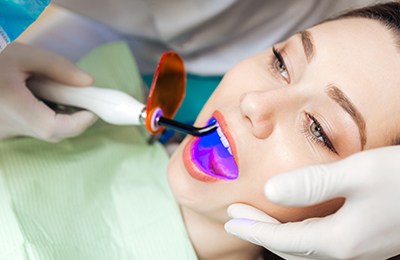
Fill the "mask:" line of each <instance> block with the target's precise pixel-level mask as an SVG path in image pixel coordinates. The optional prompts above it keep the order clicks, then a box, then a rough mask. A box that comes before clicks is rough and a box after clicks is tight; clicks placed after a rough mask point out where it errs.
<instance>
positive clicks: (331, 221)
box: [225, 146, 400, 259]
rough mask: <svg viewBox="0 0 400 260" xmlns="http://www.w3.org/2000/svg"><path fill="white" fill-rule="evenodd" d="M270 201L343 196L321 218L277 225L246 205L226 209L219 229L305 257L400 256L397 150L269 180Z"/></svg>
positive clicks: (300, 203)
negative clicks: (341, 202) (340, 204)
mask: <svg viewBox="0 0 400 260" xmlns="http://www.w3.org/2000/svg"><path fill="white" fill-rule="evenodd" d="M265 194H266V196H267V198H268V199H270V200H271V201H272V202H274V203H277V204H281V205H285V206H305V205H311V204H315V203H318V202H322V201H325V200H328V199H331V198H335V197H345V198H346V201H345V204H344V205H343V207H342V208H340V209H339V210H338V211H337V212H336V213H335V214H333V215H330V216H327V217H325V218H315V219H308V220H305V221H302V222H293V223H286V224H279V223H277V222H276V221H274V219H271V218H270V217H268V216H266V215H265V214H263V213H261V212H260V211H258V210H256V209H254V208H251V207H249V206H246V205H240V204H235V205H232V206H231V207H230V208H229V209H228V214H229V215H230V216H231V217H232V218H233V219H232V220H230V221H229V222H228V223H227V224H226V225H225V229H226V230H227V231H228V232H229V233H231V234H233V235H236V236H238V237H240V238H242V239H246V240H249V241H250V242H253V243H255V244H258V245H262V246H264V247H266V248H268V249H271V250H272V251H275V252H283V253H285V254H288V255H292V256H301V257H302V258H310V259H328V258H329V259H330V258H335V259H386V258H388V257H391V256H395V255H397V254H400V203H399V198H400V147H399V146H392V147H385V148H380V149H376V150H369V151H366V152H362V153H359V154H355V155H353V156H351V157H348V158H346V159H344V160H342V161H339V162H335V163H332V164H328V165H318V166H311V167H308V168H303V169H300V170H296V171H293V172H289V173H285V174H281V175H279V176H276V177H274V178H272V179H271V180H270V181H269V182H268V183H267V184H266V186H265Z"/></svg>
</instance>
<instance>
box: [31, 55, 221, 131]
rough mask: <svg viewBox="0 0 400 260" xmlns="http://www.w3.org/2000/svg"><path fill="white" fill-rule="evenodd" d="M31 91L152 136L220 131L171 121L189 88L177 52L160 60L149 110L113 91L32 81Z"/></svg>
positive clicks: (128, 96) (150, 96)
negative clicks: (167, 132)
mask: <svg viewBox="0 0 400 260" xmlns="http://www.w3.org/2000/svg"><path fill="white" fill-rule="evenodd" d="M28 87H29V89H30V90H31V91H32V93H33V94H34V95H35V96H37V97H38V98H40V99H43V100H46V101H50V102H54V103H57V104H60V105H67V106H74V107H78V108H83V109H87V110H89V111H92V112H93V113H95V114H96V115H98V116H99V117H100V118H101V119H102V120H104V121H106V122H108V123H110V124H114V125H142V124H144V125H145V126H146V129H147V131H148V132H149V133H151V134H153V135H155V134H159V133H161V132H162V131H163V130H164V128H172V129H174V130H176V131H179V132H183V133H186V134H190V135H194V136H204V135H207V134H210V133H212V132H214V131H215V130H217V126H216V125H215V124H210V125H207V126H205V127H201V128H198V127H194V126H191V125H186V124H184V123H181V122H178V121H175V120H173V119H172V118H173V117H174V115H175V114H176V112H177V111H178V108H179V107H180V105H181V103H182V101H183V98H184V96H185V88H186V75H185V68H184V64H183V61H182V58H181V57H180V56H179V55H178V54H177V53H175V52H166V53H164V54H163V55H162V56H161V59H160V62H159V64H158V66H157V70H156V72H155V74H154V78H153V81H152V84H151V87H150V91H149V96H148V98H147V105H146V106H145V105H144V104H142V103H141V102H139V101H138V100H136V99H135V98H133V97H132V96H130V95H128V94H126V93H124V92H121V91H119V90H114V89H107V88H99V87H94V86H90V87H73V86H67V85H62V84H59V83H56V82H53V81H50V80H48V79H43V78H35V79H32V80H29V81H28Z"/></svg>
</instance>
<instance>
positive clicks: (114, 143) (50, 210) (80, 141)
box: [0, 43, 197, 260]
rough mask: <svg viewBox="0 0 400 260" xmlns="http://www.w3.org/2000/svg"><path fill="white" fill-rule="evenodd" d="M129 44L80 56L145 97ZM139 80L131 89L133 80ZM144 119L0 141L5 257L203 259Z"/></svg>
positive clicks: (100, 79)
mask: <svg viewBox="0 0 400 260" xmlns="http://www.w3.org/2000/svg"><path fill="white" fill-rule="evenodd" d="M130 57H131V54H130V51H129V49H128V47H127V45H126V44H124V43H112V44H108V45H105V46H102V47H99V48H98V49H96V50H94V51H93V52H92V53H90V54H88V55H87V56H86V57H85V58H84V59H82V60H81V61H80V62H79V65H80V67H81V68H83V69H84V70H86V71H87V72H89V73H90V74H91V75H92V76H93V77H94V78H95V79H96V82H95V84H96V85H97V86H104V87H107V88H109V87H118V88H119V89H120V90H122V91H124V92H126V93H129V94H131V95H133V96H135V97H136V98H137V99H138V100H144V95H143V91H142V88H141V86H142V82H141V79H140V75H139V74H138V70H137V68H136V65H135V63H134V61H133V60H132V59H131V58H130ZM132 86H134V88H132ZM146 139H147V132H146V130H145V129H144V127H141V126H138V127H132V126H126V127H122V126H112V125H109V124H106V123H104V122H101V121H98V122H97V123H96V124H95V125H94V126H92V127H91V128H89V129H88V130H87V131H86V132H85V133H83V134H82V135H81V136H79V137H75V138H70V139H68V140H64V141H61V142H59V143H57V144H53V143H47V142H43V141H40V140H35V139H32V138H14V139H9V140H3V141H2V142H0V208H1V210H0V211H1V218H0V259H13V260H27V259H30V260H32V259H34V260H39V259H46V260H47V259H89V260H90V259H95V260H101V259H104V260H109V259H197V257H196V254H195V251H194V249H193V247H192V245H191V242H190V240H189V237H188V235H187V233H186V229H185V225H184V223H183V220H182V217H181V214H180V210H179V207H178V205H177V203H176V201H175V199H174V197H173V195H172V193H171V192H170V190H169V187H168V184H167V180H166V167H167V164H168V161H169V158H168V155H167V153H166V151H165V150H164V147H163V146H161V145H160V144H158V143H155V144H153V145H148V144H147V142H146Z"/></svg>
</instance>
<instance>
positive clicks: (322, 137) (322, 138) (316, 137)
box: [304, 114, 338, 154]
mask: <svg viewBox="0 0 400 260" xmlns="http://www.w3.org/2000/svg"><path fill="white" fill-rule="evenodd" d="M306 116H307V118H308V120H307V121H308V123H307V122H306V123H305V124H304V132H305V133H306V134H307V136H308V137H310V138H311V140H313V141H314V142H315V143H317V144H320V145H322V146H323V147H324V148H327V149H328V150H330V151H332V152H334V153H336V154H338V152H337V151H336V149H335V147H334V146H333V144H332V142H331V140H330V139H329V137H328V135H327V134H326V133H325V131H324V129H323V128H322V126H321V124H320V123H319V122H318V121H317V120H316V119H315V118H314V117H313V116H312V115H310V114H307V115H306Z"/></svg>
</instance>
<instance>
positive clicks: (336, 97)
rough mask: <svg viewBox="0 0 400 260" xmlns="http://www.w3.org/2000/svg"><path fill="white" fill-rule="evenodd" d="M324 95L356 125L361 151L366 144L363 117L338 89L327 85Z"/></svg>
mask: <svg viewBox="0 0 400 260" xmlns="http://www.w3.org/2000/svg"><path fill="white" fill-rule="evenodd" d="M326 93H327V95H328V96H329V97H330V98H331V99H332V100H333V101H335V102H336V103H338V104H339V106H341V107H342V108H343V110H344V111H345V112H347V113H348V114H349V115H350V116H351V118H352V119H353V121H354V122H355V123H356V125H357V127H358V132H359V133H360V142H361V150H363V149H364V145H365V144H366V143H367V136H366V124H365V120H364V118H363V116H362V115H361V113H360V112H359V111H358V110H357V108H356V107H355V106H354V104H353V103H351V101H350V100H349V99H348V98H347V97H346V95H345V94H344V93H343V92H342V91H341V90H340V89H339V88H338V87H336V86H333V85H329V86H328V88H327V90H326Z"/></svg>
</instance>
